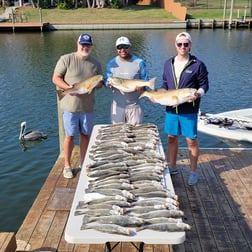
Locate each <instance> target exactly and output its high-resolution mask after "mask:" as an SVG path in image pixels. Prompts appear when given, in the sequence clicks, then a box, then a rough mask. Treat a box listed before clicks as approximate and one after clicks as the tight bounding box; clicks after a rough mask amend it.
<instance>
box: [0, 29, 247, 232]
mask: <svg viewBox="0 0 252 252" xmlns="http://www.w3.org/2000/svg"><path fill="white" fill-rule="evenodd" d="M178 32H181V30H146V31H138V30H134V31H123V32H121V31H90V34H91V35H93V38H94V43H95V47H94V51H93V55H94V56H96V57H97V58H99V59H100V61H101V63H102V65H103V69H105V65H106V63H107V61H108V60H109V59H110V58H111V57H113V56H114V55H115V50H114V42H115V40H116V38H117V37H119V36H121V35H124V36H128V37H129V38H130V39H131V41H132V43H133V48H134V50H133V51H134V53H136V54H138V55H139V56H141V57H142V58H144V59H145V60H146V62H147V65H148V68H149V73H150V77H154V76H156V77H157V81H156V86H157V87H158V86H160V85H161V76H162V70H163V63H164V61H165V60H166V59H167V57H169V56H171V55H174V54H175V51H174V45H173V43H174V42H173V40H174V37H175V35H176V34H177V33H178ZM80 33H81V32H79V31H67V32H63V31H57V32H50V33H42V34H40V33H17V34H12V33H9V34H8V33H7V34H0V50H1V56H0V66H1V67H0V86H1V91H0V121H1V124H0V146H1V147H0V167H1V170H0V191H1V196H0V197H1V201H0V204H1V211H0V231H17V230H18V228H19V226H20V225H21V224H22V221H23V219H24V217H25V215H26V213H27V211H28V210H29V208H30V207H31V205H32V203H33V201H34V199H35V198H36V195H37V194H38V192H39V190H40V188H41V186H42V185H43V183H44V181H45V179H46V177H47V175H48V173H49V171H50V169H51V168H52V166H53V164H54V162H55V161H56V158H57V157H58V154H59V142H58V121H57V111H56V99H55V91H54V90H55V87H54V85H53V84H52V82H51V75H52V71H53V69H54V66H55V63H56V61H57V59H58V58H59V56H60V55H61V54H64V53H68V52H72V51H75V49H76V39H77V37H78V35H79V34H80ZM190 33H191V35H192V38H193V50H192V52H193V54H195V55H197V56H198V57H199V58H201V59H202V60H203V61H204V62H205V63H206V65H207V67H208V70H209V79H210V90H209V92H208V94H207V95H206V96H205V97H204V98H203V100H202V105H201V110H202V111H207V112H211V113H217V112H222V111H226V110H232V109H242V108H247V107H251V106H252V102H251V88H252V74H251V65H252V47H251V38H252V33H251V32H250V31H248V30H232V31H229V30H214V31H212V30H201V31H198V30H192V31H190ZM96 96H97V98H96V101H97V103H96V111H95V112H96V114H95V123H96V124H98V123H109V106H110V90H106V89H104V88H103V89H100V90H98V92H97V93H96ZM143 103H144V106H145V118H144V122H154V123H156V124H157V125H158V127H159V130H160V133H161V139H162V141H163V143H165V142H166V137H165V135H164V133H163V120H164V107H161V106H159V105H153V104H151V103H150V102H149V101H148V100H143ZM24 120H26V121H27V128H28V129H39V130H41V131H44V132H46V133H47V134H48V139H46V140H44V141H42V142H38V143H33V144H31V145H26V146H21V145H20V143H19V140H18V135H19V127H20V123H21V122H22V121H24ZM199 139H200V144H201V147H206V148H211V147H223V148H225V147H230V146H231V147H252V145H251V144H246V143H238V142H224V141H222V140H220V139H217V138H214V137H210V136H207V135H204V134H200V138H199ZM180 145H181V147H185V143H184V140H182V141H181V143H180ZM164 147H165V146H164Z"/></svg>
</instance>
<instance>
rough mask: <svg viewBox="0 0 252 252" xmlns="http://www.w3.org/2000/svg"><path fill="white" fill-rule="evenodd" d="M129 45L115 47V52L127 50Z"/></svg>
mask: <svg viewBox="0 0 252 252" xmlns="http://www.w3.org/2000/svg"><path fill="white" fill-rule="evenodd" d="M129 47H130V46H129V45H118V46H117V47H116V49H117V50H121V49H129Z"/></svg>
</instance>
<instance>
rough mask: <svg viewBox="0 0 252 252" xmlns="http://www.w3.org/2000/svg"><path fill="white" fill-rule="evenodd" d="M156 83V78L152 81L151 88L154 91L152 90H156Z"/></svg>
mask: <svg viewBox="0 0 252 252" xmlns="http://www.w3.org/2000/svg"><path fill="white" fill-rule="evenodd" d="M155 81H156V77H154V78H152V79H150V84H149V88H150V89H152V90H154V89H155Z"/></svg>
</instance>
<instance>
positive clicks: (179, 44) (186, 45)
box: [177, 43, 189, 47]
mask: <svg viewBox="0 0 252 252" xmlns="http://www.w3.org/2000/svg"><path fill="white" fill-rule="evenodd" d="M182 45H183V46H184V47H188V46H189V43H177V47H181V46H182Z"/></svg>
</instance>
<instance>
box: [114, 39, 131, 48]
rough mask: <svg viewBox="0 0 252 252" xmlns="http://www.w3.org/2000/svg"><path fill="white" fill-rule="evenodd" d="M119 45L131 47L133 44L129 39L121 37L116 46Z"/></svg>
mask: <svg viewBox="0 0 252 252" xmlns="http://www.w3.org/2000/svg"><path fill="white" fill-rule="evenodd" d="M118 45H131V43H130V41H129V39H128V38H126V37H120V38H118V39H117V40H116V46H118Z"/></svg>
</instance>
